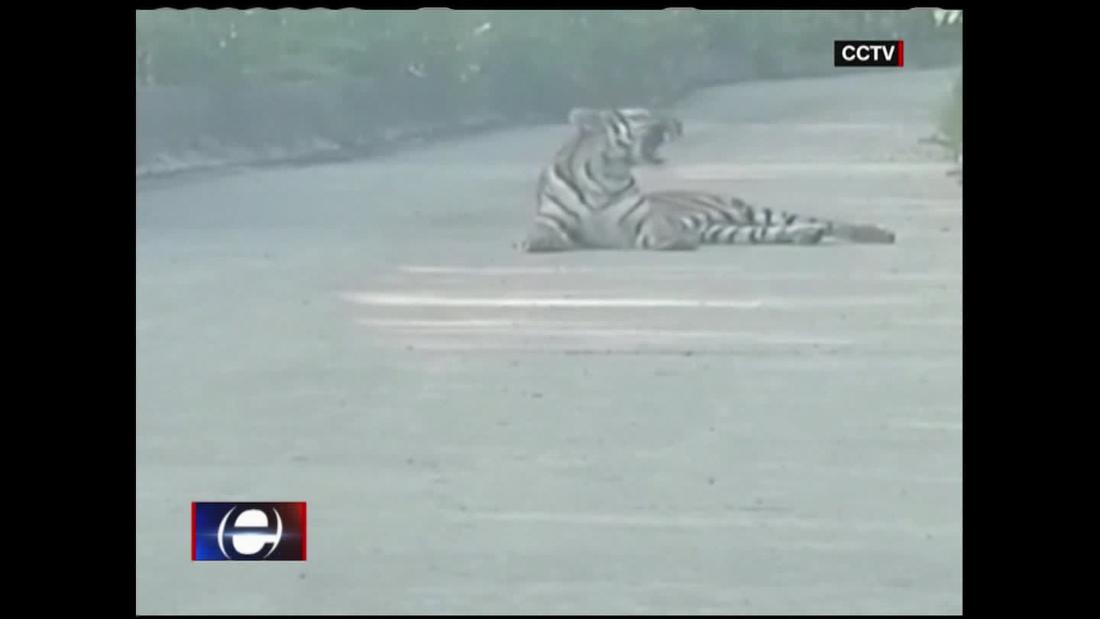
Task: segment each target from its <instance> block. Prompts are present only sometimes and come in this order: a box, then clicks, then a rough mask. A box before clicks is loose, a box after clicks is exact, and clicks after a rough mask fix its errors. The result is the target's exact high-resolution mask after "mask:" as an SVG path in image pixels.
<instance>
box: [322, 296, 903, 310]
mask: <svg viewBox="0 0 1100 619" xmlns="http://www.w3.org/2000/svg"><path fill="white" fill-rule="evenodd" d="M342 296H343V297H344V299H345V300H347V301H350V302H352V303H356V304H359V305H373V306H397V307H522V308H536V307H546V308H554V307H558V308H560V307H570V308H680V309H714V308H717V309H742V310H754V309H762V308H765V307H769V308H795V307H802V308H806V307H837V306H861V305H863V306H871V305H916V304H920V303H921V299H920V298H919V297H862V296H861V297H834V298H808V299H743V300H735V299H641V298H536V297H514V298H507V297H449V296H437V295H407V294H390V293H367V292H351V293H344V294H343V295H342Z"/></svg>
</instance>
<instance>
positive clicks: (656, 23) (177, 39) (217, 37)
mask: <svg viewBox="0 0 1100 619" xmlns="http://www.w3.org/2000/svg"><path fill="white" fill-rule="evenodd" d="M868 38H870V39H904V40H905V41H906V43H907V46H906V55H905V61H906V65H907V67H909V68H912V69H916V68H929V67H940V66H947V65H957V64H958V62H959V57H960V54H961V43H962V41H961V36H960V29H959V27H957V26H955V27H937V25H936V21H935V19H933V16H932V12H931V11H928V10H919V11H918V10H914V11H846V12H829V11H735V12H731V11H695V10H665V11H451V10H440V9H426V10H419V11H370V12H363V11H360V10H353V9H347V10H338V11H332V10H309V11H300V10H280V11H268V10H260V9H254V10H247V11H239V10H228V9H226V10H216V11H207V10H188V11H176V10H158V11H139V12H138V17H137V82H138V98H137V113H138V116H137V121H138V124H137V126H138V143H137V145H138V168H139V172H140V173H142V174H145V173H150V172H163V171H175V170H181V169H193V168H196V167H202V166H209V165H218V164H222V163H226V162H234V161H236V162H243V161H258V160H286V159H301V158H308V157H333V156H340V155H345V154H350V155H361V154H365V153H372V152H377V151H379V150H380V149H384V148H386V147H388V146H390V145H392V144H394V143H400V142H408V141H410V140H412V141H415V140H417V139H424V138H432V137H438V136H441V135H448V134H458V133H463V132H467V131H470V130H477V129H483V128H486V127H499V126H504V125H509V124H515V123H533V122H541V123H546V122H551V123H556V122H560V120H561V119H563V118H565V115H566V114H567V113H568V111H569V109H570V108H571V107H575V106H578V105H588V106H596V107H601V106H627V105H664V104H668V103H671V102H672V101H675V100H676V99H677V98H679V97H681V96H683V95H685V94H687V93H688V92H691V91H692V90H693V89H695V88H698V87H701V86H705V85H709V84H716V83H730V82H735V81H745V80H755V79H778V78H789V77H807V76H823V75H839V74H843V73H844V70H839V69H836V68H834V67H833V59H832V56H831V54H830V53H825V52H826V51H830V52H831V50H832V42H833V41H834V40H836V39H868ZM864 71H866V70H864Z"/></svg>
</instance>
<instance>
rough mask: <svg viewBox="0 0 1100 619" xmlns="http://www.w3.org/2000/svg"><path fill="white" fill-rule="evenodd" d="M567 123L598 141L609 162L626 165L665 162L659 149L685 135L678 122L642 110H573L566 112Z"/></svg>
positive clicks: (674, 119) (670, 117)
mask: <svg viewBox="0 0 1100 619" xmlns="http://www.w3.org/2000/svg"><path fill="white" fill-rule="evenodd" d="M569 123H570V124H572V125H573V126H575V127H577V128H578V129H579V130H580V131H581V133H582V134H584V135H586V136H588V137H592V138H595V139H599V140H601V142H602V144H601V149H602V150H603V156H604V157H605V158H606V159H607V160H608V161H612V162H617V163H623V164H626V165H627V166H636V165H644V164H651V165H659V164H662V163H664V159H662V158H661V157H660V156H659V155H658V154H657V151H658V149H660V147H661V146H662V145H663V144H665V143H666V142H671V141H673V140H675V139H677V138H679V137H680V136H682V135H683V133H684V127H683V123H681V122H680V120H679V119H677V118H674V117H672V116H669V115H667V114H662V113H658V112H652V111H650V110H647V109H644V108H621V109H611V110H594V109H588V108H576V109H574V110H572V111H571V112H569Z"/></svg>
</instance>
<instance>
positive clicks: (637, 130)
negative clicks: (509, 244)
mask: <svg viewBox="0 0 1100 619" xmlns="http://www.w3.org/2000/svg"><path fill="white" fill-rule="evenodd" d="M569 120H570V123H571V124H573V125H574V126H575V127H576V129H577V132H576V133H575V134H574V135H573V136H572V137H571V138H570V140H569V141H568V142H567V143H566V144H565V146H563V147H562V148H561V150H559V151H558V153H557V155H556V156H555V157H554V160H553V162H552V163H551V164H550V165H549V166H548V167H547V168H546V169H545V170H543V172H542V174H541V176H540V177H539V181H538V187H537V192H536V198H537V206H536V210H535V217H534V221H533V222H532V225H531V228H530V230H529V231H528V234H527V238H526V239H525V241H524V242H523V244H522V248H523V249H524V250H525V251H529V252H541V251H566V250H571V249H650V250H685V249H686V250H690V249H695V248H697V247H698V246H700V245H705V244H741V243H754V244H755V243H764V244H814V243H818V242H820V241H821V240H822V239H823V238H825V237H826V236H831V237H836V238H840V239H845V240H849V241H852V242H879V243H882V242H885V243H892V242H893V241H894V235H893V233H891V232H889V231H887V230H883V229H881V228H878V227H875V226H866V225H853V224H844V223H840V222H833V221H827V220H820V219H815V218H809V217H803V216H801V215H796V214H793V213H786V212H780V211H772V210H771V209H766V208H755V207H752V206H750V205H749V204H747V203H745V202H744V201H742V200H740V199H738V198H731V197H722V196H718V195H714V194H709V193H702V192H693V191H657V192H644V191H642V189H641V188H640V187H639V186H638V183H637V181H636V179H635V178H634V176H633V173H632V172H631V169H632V168H634V167H635V166H639V165H647V164H651V165H656V164H660V163H663V161H662V160H661V158H660V157H659V156H658V155H657V150H658V149H659V148H660V146H661V145H662V144H664V143H665V142H667V141H670V140H674V139H676V138H678V137H680V135H681V134H682V133H683V127H682V125H681V123H680V121H679V120H677V119H675V118H672V117H670V116H666V115H663V114H657V113H654V112H650V111H648V110H644V109H640V108H630V109H620V110H588V109H576V110H573V111H572V112H571V113H570V115H569Z"/></svg>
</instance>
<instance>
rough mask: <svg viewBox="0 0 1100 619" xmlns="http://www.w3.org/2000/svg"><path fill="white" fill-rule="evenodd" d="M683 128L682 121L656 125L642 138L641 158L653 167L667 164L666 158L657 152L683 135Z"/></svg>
mask: <svg viewBox="0 0 1100 619" xmlns="http://www.w3.org/2000/svg"><path fill="white" fill-rule="evenodd" d="M683 131H684V130H683V126H682V125H681V124H680V121H678V120H675V119H670V120H669V121H667V122H664V123H660V124H657V125H654V126H653V128H652V129H650V130H649V132H648V133H646V134H645V136H644V137H643V138H642V144H641V156H642V161H644V162H645V163H650V164H653V165H660V164H662V163H664V162H665V160H664V158H662V157H661V156H660V155H658V154H657V151H658V150H659V149H660V148H661V146H663V145H664V144H665V143H666V142H671V141H672V140H675V139H676V138H678V137H680V136H681V135H682V134H683Z"/></svg>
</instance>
